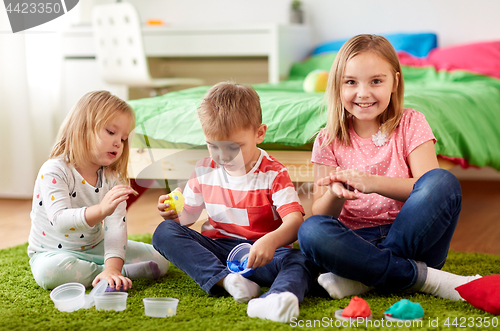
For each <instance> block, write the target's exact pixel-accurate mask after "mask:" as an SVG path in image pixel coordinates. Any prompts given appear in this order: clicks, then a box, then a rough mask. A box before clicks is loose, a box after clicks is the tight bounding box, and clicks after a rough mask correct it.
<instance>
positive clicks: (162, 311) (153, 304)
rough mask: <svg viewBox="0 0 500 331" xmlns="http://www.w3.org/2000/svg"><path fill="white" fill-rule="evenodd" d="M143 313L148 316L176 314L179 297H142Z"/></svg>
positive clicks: (162, 316) (163, 316)
mask: <svg viewBox="0 0 500 331" xmlns="http://www.w3.org/2000/svg"><path fill="white" fill-rule="evenodd" d="M142 301H143V302H144V313H145V314H146V316H149V317H161V318H165V317H170V316H174V315H175V314H177V304H178V303H179V299H175V298H144V299H142Z"/></svg>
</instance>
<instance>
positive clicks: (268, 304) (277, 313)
mask: <svg viewBox="0 0 500 331" xmlns="http://www.w3.org/2000/svg"><path fill="white" fill-rule="evenodd" d="M247 315H248V316H249V317H258V318H261V319H267V320H271V321H275V322H280V323H290V321H291V320H292V317H298V316H299V299H298V298H297V296H296V295H295V294H293V293H291V292H282V293H273V294H269V295H268V296H267V297H265V298H257V299H252V300H250V302H249V303H248V307H247Z"/></svg>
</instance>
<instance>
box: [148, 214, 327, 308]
mask: <svg viewBox="0 0 500 331" xmlns="http://www.w3.org/2000/svg"><path fill="white" fill-rule="evenodd" d="M244 242H246V243H250V244H253V243H254V242H253V241H251V240H245V239H225V238H220V239H212V238H209V237H206V236H204V235H202V234H200V233H198V232H197V231H195V230H193V229H190V228H188V227H186V226H182V225H180V224H178V223H176V222H174V221H171V220H166V221H163V222H162V223H160V225H159V226H158V228H157V229H156V230H155V233H154V234H153V247H154V248H155V249H156V250H157V251H158V252H160V254H161V255H163V256H164V257H165V258H166V259H167V260H169V261H170V262H172V263H173V264H174V265H175V266H176V267H177V268H179V269H181V270H182V271H184V272H185V273H187V274H188V275H189V276H190V277H191V278H192V279H193V280H194V281H195V282H196V283H197V284H198V285H200V287H201V288H202V289H203V290H205V291H206V292H207V293H208V294H210V295H213V294H216V293H217V292H218V286H215V287H214V285H215V284H216V283H217V282H218V281H219V280H221V279H223V278H224V277H226V276H227V275H228V274H229V273H230V271H229V270H228V269H227V266H226V259H227V256H228V255H229V252H230V251H231V250H232V249H233V248H234V247H235V246H236V245H238V244H240V243H244ZM318 270H319V269H318V267H317V266H315V265H314V264H313V263H312V262H310V261H309V260H307V259H306V258H305V256H304V255H303V254H302V253H301V252H300V250H298V249H291V248H283V247H281V248H278V249H277V250H276V252H275V253H274V257H273V259H272V260H271V262H269V263H268V264H266V265H265V266H263V267H259V268H257V269H256V270H255V273H254V274H252V275H251V276H249V277H248V279H250V280H252V281H254V282H255V283H257V284H258V285H260V286H266V287H270V289H269V291H267V292H266V293H265V294H263V295H262V296H261V297H265V296H267V295H269V294H271V293H281V292H285V291H288V292H292V293H293V294H295V295H296V296H297V298H298V299H299V302H302V299H303V298H304V294H305V293H306V292H307V291H308V290H309V288H310V286H311V284H312V280H313V278H314V277H315V276H316V273H317V272H318Z"/></svg>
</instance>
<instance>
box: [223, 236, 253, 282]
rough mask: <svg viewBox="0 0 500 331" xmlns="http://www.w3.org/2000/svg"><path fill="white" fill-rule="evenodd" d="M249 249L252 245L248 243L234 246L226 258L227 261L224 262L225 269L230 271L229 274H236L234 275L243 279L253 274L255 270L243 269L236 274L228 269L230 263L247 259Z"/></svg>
mask: <svg viewBox="0 0 500 331" xmlns="http://www.w3.org/2000/svg"><path fill="white" fill-rule="evenodd" d="M251 247H252V245H250V244H248V243H241V244H239V245H237V246H235V247H234V248H233V249H232V250H231V252H230V253H229V255H228V256H227V261H226V264H227V265H228V266H227V268H228V269H229V271H231V273H236V274H240V275H242V276H244V277H248V276H250V275H252V274H253V273H254V272H255V269H252V268H245V269H244V270H241V271H238V272H236V271H234V270H232V269H231V268H230V267H229V264H230V263H232V261H240V262H241V261H243V260H244V259H245V258H247V257H248V255H249V254H250V248H251Z"/></svg>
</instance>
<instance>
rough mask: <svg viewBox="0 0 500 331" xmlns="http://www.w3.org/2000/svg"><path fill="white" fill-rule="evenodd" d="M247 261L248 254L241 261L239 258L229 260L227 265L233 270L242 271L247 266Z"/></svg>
mask: <svg viewBox="0 0 500 331" xmlns="http://www.w3.org/2000/svg"><path fill="white" fill-rule="evenodd" d="M247 263H248V256H247V257H245V258H244V259H243V260H241V261H238V260H231V261H228V262H227V266H228V267H229V269H230V270H231V271H233V272H241V271H243V270H245V269H246V268H247Z"/></svg>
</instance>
